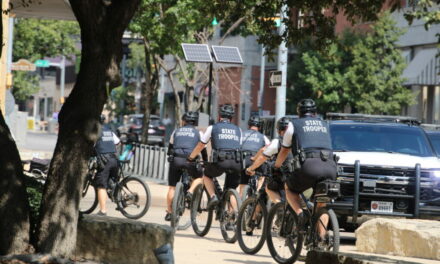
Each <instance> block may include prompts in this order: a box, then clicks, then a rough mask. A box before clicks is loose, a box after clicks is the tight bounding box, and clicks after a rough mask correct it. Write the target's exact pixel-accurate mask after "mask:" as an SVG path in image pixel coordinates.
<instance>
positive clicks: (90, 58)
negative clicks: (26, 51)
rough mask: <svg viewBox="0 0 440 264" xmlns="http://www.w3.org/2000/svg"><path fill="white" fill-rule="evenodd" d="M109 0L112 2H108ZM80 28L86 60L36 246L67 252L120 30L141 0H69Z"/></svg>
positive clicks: (65, 120)
mask: <svg viewBox="0 0 440 264" xmlns="http://www.w3.org/2000/svg"><path fill="white" fill-rule="evenodd" d="M106 3H109V4H108V5H106ZM70 5H71V7H72V10H73V12H74V14H75V16H76V18H77V20H78V22H79V25H80V28H81V44H82V50H81V55H82V60H81V65H80V66H81V67H80V72H79V74H78V78H77V82H76V84H75V86H74V88H73V90H72V93H71V94H70V96H69V97H68V98H67V100H66V102H65V104H64V105H63V107H62V109H61V111H60V115H59V134H58V141H57V144H56V147H55V152H54V156H53V159H52V162H51V166H50V168H49V175H48V178H47V181H46V185H45V189H44V193H43V199H42V206H41V208H40V217H41V218H40V223H39V229H38V243H37V250H38V251H39V252H41V253H50V254H52V255H55V256H62V257H68V256H70V255H71V254H72V252H73V250H74V249H75V244H76V231H77V222H78V206H79V201H80V198H81V189H82V184H83V181H84V176H85V173H86V170H87V160H88V159H89V157H90V156H91V155H92V153H93V145H94V143H95V142H96V140H97V139H98V135H99V127H100V126H99V122H98V120H99V117H100V114H101V111H102V109H103V106H104V104H105V103H106V100H107V97H108V92H109V91H107V87H110V89H112V88H113V87H115V86H117V85H118V84H119V81H120V80H119V63H120V61H121V54H122V43H121V39H122V34H123V32H124V30H125V28H126V27H127V25H128V23H129V21H130V19H131V18H132V16H133V14H134V12H135V10H136V8H137V6H138V5H139V0H131V1H125V0H113V1H101V0H93V1H92V0H89V1H75V0H70Z"/></svg>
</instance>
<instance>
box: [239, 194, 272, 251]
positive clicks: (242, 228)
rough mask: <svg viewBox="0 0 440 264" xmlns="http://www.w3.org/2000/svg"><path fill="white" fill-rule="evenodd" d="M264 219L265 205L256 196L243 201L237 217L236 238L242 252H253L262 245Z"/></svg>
mask: <svg viewBox="0 0 440 264" xmlns="http://www.w3.org/2000/svg"><path fill="white" fill-rule="evenodd" d="M257 208H259V209H258V210H257ZM257 211H259V212H258V213H257ZM253 216H254V217H253ZM266 219H267V209H266V205H265V204H263V203H262V202H261V201H259V200H257V199H256V197H250V198H248V199H246V201H244V202H243V204H242V206H241V207H240V211H239V212H238V218H237V240H238V244H239V245H240V248H241V250H243V252H244V253H246V254H255V253H257V252H258V251H260V249H261V248H262V247H263V245H264V241H265V239H266V231H265V228H264V227H265V224H266Z"/></svg>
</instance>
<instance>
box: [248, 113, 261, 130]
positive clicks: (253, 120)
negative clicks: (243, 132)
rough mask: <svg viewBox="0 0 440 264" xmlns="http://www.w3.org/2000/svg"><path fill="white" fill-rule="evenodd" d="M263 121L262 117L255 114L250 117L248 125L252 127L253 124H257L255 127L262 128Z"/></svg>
mask: <svg viewBox="0 0 440 264" xmlns="http://www.w3.org/2000/svg"><path fill="white" fill-rule="evenodd" d="M261 123H262V120H261V119H260V117H259V116H257V115H254V116H251V117H249V121H248V125H249V126H250V127H251V126H255V127H258V128H260V127H261Z"/></svg>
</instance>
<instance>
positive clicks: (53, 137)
mask: <svg viewBox="0 0 440 264" xmlns="http://www.w3.org/2000/svg"><path fill="white" fill-rule="evenodd" d="M57 138H58V134H50V133H46V132H27V133H26V142H25V144H23V145H19V146H18V147H19V148H20V149H24V150H28V151H41V152H53V151H54V149H55V144H56V143H57Z"/></svg>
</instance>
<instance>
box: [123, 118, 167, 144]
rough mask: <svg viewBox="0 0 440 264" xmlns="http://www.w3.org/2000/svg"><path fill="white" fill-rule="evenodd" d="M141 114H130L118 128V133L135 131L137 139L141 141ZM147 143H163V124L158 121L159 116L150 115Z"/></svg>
mask: <svg viewBox="0 0 440 264" xmlns="http://www.w3.org/2000/svg"><path fill="white" fill-rule="evenodd" d="M143 116H144V115H142V114H134V115H130V116H129V119H128V123H127V124H125V125H123V126H120V127H119V128H118V133H119V134H120V135H123V134H126V133H135V134H136V135H137V136H138V141H141V136H142V126H143ZM148 144H149V145H159V146H164V145H165V126H163V125H162V124H161V122H160V118H159V116H156V115H151V116H150V124H149V128H148Z"/></svg>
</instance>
